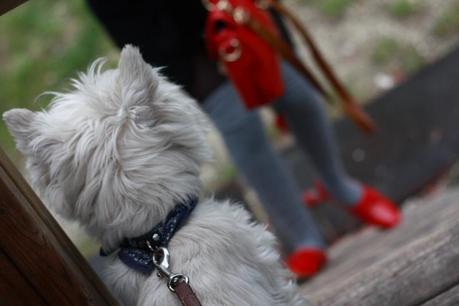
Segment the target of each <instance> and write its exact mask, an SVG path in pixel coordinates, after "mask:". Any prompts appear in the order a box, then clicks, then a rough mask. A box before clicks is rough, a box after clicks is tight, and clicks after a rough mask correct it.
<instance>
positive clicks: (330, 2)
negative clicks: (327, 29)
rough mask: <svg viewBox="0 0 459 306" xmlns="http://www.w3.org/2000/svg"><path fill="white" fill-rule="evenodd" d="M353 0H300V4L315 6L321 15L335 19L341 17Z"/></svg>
mask: <svg viewBox="0 0 459 306" xmlns="http://www.w3.org/2000/svg"><path fill="white" fill-rule="evenodd" d="M354 2H355V0H301V3H302V4H304V5H310V6H314V7H317V9H318V10H319V11H320V12H321V13H322V14H323V15H325V16H327V17H331V18H336V19H338V18H341V17H343V16H344V14H345V13H346V11H347V9H348V8H349V7H350V6H351V5H352V4H353V3H354Z"/></svg>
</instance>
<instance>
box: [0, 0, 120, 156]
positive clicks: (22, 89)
mask: <svg viewBox="0 0 459 306" xmlns="http://www.w3.org/2000/svg"><path fill="white" fill-rule="evenodd" d="M0 37H1V40H0V66H1V74H0V113H3V112H5V111H6V110H8V109H11V108H15V107H24V108H29V109H34V110H36V109H40V108H44V107H45V106H46V104H47V103H48V99H47V98H41V99H39V101H37V102H34V101H35V99H36V97H37V96H38V95H39V94H40V93H42V92H44V91H49V90H65V89H66V88H68V85H67V84H68V80H69V79H70V78H71V77H74V76H75V73H76V72H77V71H81V70H85V69H86V67H87V66H88V64H89V63H90V62H91V61H92V60H94V59H96V58H97V57H100V56H105V55H109V54H112V53H113V52H114V51H115V48H114V47H113V45H112V44H111V42H110V41H109V39H108V37H107V36H106V35H105V33H104V32H103V31H102V29H101V27H100V26H99V25H98V24H97V22H96V21H95V19H94V18H93V17H92V15H91V14H90V12H89V11H88V10H87V8H86V6H85V3H84V2H83V1H82V0H68V1H60V2H57V1H51V0H34V1H29V2H28V3H26V4H24V5H21V6H20V7H18V8H16V9H14V10H13V11H11V12H10V13H8V14H6V15H3V16H1V17H0ZM0 144H1V146H2V148H3V149H5V150H6V151H7V152H8V153H9V155H13V156H14V144H13V141H12V139H11V137H10V136H9V133H8V132H7V130H6V127H5V125H4V124H3V122H1V123H0Z"/></svg>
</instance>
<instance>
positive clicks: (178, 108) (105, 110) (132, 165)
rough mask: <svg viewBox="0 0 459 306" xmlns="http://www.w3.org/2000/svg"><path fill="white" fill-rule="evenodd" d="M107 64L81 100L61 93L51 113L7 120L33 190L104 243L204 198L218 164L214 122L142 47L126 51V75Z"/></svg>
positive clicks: (83, 82) (87, 78)
mask: <svg viewBox="0 0 459 306" xmlns="http://www.w3.org/2000/svg"><path fill="white" fill-rule="evenodd" d="M102 64H103V61H101V60H98V61H96V62H94V64H93V65H91V67H90V68H89V69H88V72H87V73H86V74H80V75H79V79H78V80H74V81H73V88H74V90H73V91H72V92H69V93H62V94H60V93H55V95H56V97H55V98H54V100H53V101H52V103H51V104H50V106H49V108H48V109H47V110H45V111H42V112H31V111H29V110H26V109H13V110H10V111H8V112H6V113H5V114H4V120H5V122H6V125H7V126H8V128H9V130H10V132H11V134H12V135H13V136H14V138H15V140H16V144H17V147H18V149H19V150H20V151H21V152H22V153H23V154H24V155H25V157H26V158H27V168H28V172H29V175H30V179H31V182H32V184H33V186H34V187H35V188H36V189H37V191H38V192H39V193H40V194H41V196H42V197H43V199H44V200H45V201H46V202H47V203H48V204H49V205H51V206H52V208H53V209H55V210H56V211H57V212H58V213H60V214H61V215H63V216H64V217H67V218H70V219H77V220H79V221H80V222H81V223H83V224H84V225H85V226H87V227H88V229H89V230H90V231H92V232H93V233H94V234H96V235H97V236H101V235H103V232H104V231H106V230H113V229H115V228H116V229H117V230H120V231H125V230H123V228H124V227H126V228H129V227H132V228H135V224H137V223H141V222H144V221H145V220H146V219H147V218H148V220H153V221H151V222H157V221H158V220H160V219H161V218H163V217H164V216H165V214H166V213H167V212H168V211H169V210H170V209H171V207H172V206H173V204H174V202H177V201H180V200H183V199H184V198H186V197H188V196H189V195H196V194H197V193H198V192H199V178H198V176H199V171H200V166H201V164H202V162H204V161H205V160H206V159H207V158H208V155H209V148H208V146H207V141H206V132H207V120H206V119H205V117H204V115H203V113H202V112H201V111H200V110H199V107H198V106H197V105H196V103H195V101H194V100H192V99H191V98H189V97H188V96H187V95H185V94H184V92H183V91H182V90H181V89H180V87H178V86H176V85H174V84H172V83H170V82H168V81H167V80H166V79H165V78H164V77H162V76H161V75H160V73H159V71H158V69H154V68H152V67H151V66H150V65H148V64H147V63H145V62H144V61H143V59H142V56H141V55H140V53H139V51H138V50H137V49H136V48H134V47H132V46H126V47H125V48H124V49H123V50H122V52H121V58H120V60H119V65H118V68H117V69H112V70H106V71H102V70H101V67H102ZM154 220H156V221H154ZM133 223H135V224H133ZM148 223H150V222H147V224H148ZM136 230H139V231H142V229H136ZM125 234H126V233H120V235H125Z"/></svg>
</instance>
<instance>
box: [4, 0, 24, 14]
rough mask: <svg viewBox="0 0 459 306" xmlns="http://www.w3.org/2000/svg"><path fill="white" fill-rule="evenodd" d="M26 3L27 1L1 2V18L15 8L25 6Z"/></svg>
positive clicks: (11, 0)
mask: <svg viewBox="0 0 459 306" xmlns="http://www.w3.org/2000/svg"><path fill="white" fill-rule="evenodd" d="M26 1H27V0H1V1H0V16H1V15H3V14H5V13H6V12H8V11H10V10H12V9H14V8H15V7H17V6H19V5H21V4H23V3H24V2H26Z"/></svg>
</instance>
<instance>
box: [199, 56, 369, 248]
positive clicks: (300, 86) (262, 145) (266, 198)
mask: <svg viewBox="0 0 459 306" xmlns="http://www.w3.org/2000/svg"><path fill="white" fill-rule="evenodd" d="M281 72H282V78H283V81H284V85H285V93H284V95H283V96H282V97H281V98H279V99H278V100H277V101H275V102H274V103H273V107H274V108H276V110H277V111H279V112H280V113H282V114H283V115H285V118H286V120H287V122H288V125H289V128H290V129H291V131H292V133H293V134H294V136H295V138H296V141H297V143H298V144H299V146H300V147H301V148H302V149H303V150H304V151H305V153H308V154H309V156H310V158H311V159H312V161H313V162H314V165H315V166H316V168H317V170H318V172H319V173H320V175H321V177H322V180H323V182H324V184H325V186H326V188H327V190H328V191H329V192H330V193H331V194H332V195H333V196H334V197H335V198H336V199H337V200H339V201H340V202H342V203H347V204H348V205H353V204H354V203H356V202H357V201H358V200H359V198H360V197H361V193H362V187H361V185H360V184H359V183H357V182H355V181H354V180H353V179H351V178H349V177H348V175H347V174H346V172H345V170H344V168H343V166H342V163H341V160H340V158H339V156H338V151H337V147H336V144H335V141H334V135H333V131H332V129H331V126H330V122H329V121H328V118H327V115H326V112H325V109H324V105H323V102H322V101H321V99H320V97H319V96H318V95H317V94H316V93H315V91H314V90H313V88H311V86H310V84H309V83H308V82H307V81H306V80H305V79H304V78H303V77H302V76H301V75H299V74H298V73H297V72H296V71H295V70H294V69H293V68H292V67H291V66H289V65H288V64H286V63H282V66H281ZM204 110H205V111H206V112H207V114H208V115H209V116H210V118H211V119H212V121H213V122H214V124H215V126H216V127H217V129H218V130H219V131H220V133H221V134H222V137H223V139H224V141H225V143H226V145H227V148H228V151H229V153H230V156H231V158H232V160H233V162H234V164H235V166H236V167H237V169H238V171H239V172H240V174H242V176H243V177H244V178H245V180H246V181H247V183H248V184H249V185H250V186H251V187H252V188H253V189H254V190H255V191H256V193H257V195H258V197H259V198H260V200H261V202H262V204H263V206H264V208H265V210H266V212H267V213H268V215H269V217H270V220H271V223H272V225H273V227H274V230H275V232H276V234H277V236H278V238H279V239H280V241H281V243H282V245H283V246H284V248H285V250H286V251H287V252H292V251H294V250H298V249H301V248H304V247H318V248H323V247H324V241H323V239H322V236H321V234H320V232H319V230H318V228H317V226H316V223H315V222H314V220H313V218H312V216H311V214H310V212H309V211H308V209H307V208H305V206H304V204H303V203H302V192H301V190H300V189H299V187H298V185H297V183H296V182H295V180H294V178H293V176H292V173H291V171H290V170H289V169H287V167H286V166H285V165H284V164H283V162H282V160H281V158H280V157H279V156H278V154H277V152H275V151H274V150H273V148H272V146H271V144H270V143H269V140H268V138H267V136H266V133H265V131H264V128H263V125H262V122H261V120H260V117H259V114H258V113H257V111H247V110H246V109H245V107H244V105H243V102H242V101H241V99H240V97H239V96H238V94H237V92H236V91H235V89H234V88H233V86H232V85H231V84H230V83H228V82H226V83H224V84H222V85H221V86H220V87H219V88H217V89H216V90H215V91H214V92H213V93H212V94H211V95H210V96H209V97H208V98H207V99H206V100H205V101H204ZM305 171H306V169H305Z"/></svg>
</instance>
